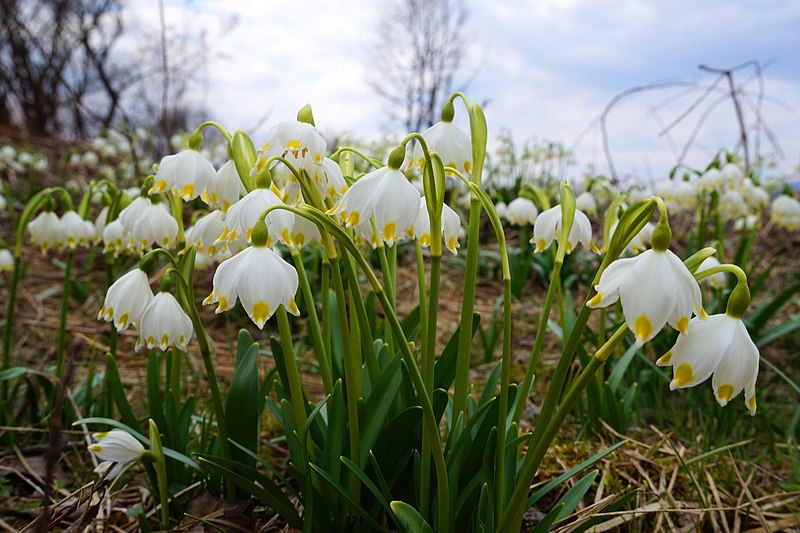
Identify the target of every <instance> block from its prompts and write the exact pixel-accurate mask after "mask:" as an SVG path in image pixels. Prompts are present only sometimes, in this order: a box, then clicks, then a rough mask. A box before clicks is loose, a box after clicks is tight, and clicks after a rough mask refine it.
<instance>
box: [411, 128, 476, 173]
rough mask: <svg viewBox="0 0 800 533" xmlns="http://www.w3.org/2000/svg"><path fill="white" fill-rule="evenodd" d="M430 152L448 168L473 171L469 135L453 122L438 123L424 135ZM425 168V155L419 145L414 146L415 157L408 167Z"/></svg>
mask: <svg viewBox="0 0 800 533" xmlns="http://www.w3.org/2000/svg"><path fill="white" fill-rule="evenodd" d="M422 137H423V138H424V139H425V143H426V144H427V145H428V150H429V151H431V152H436V153H438V154H439V156H440V157H441V158H442V162H443V163H444V166H446V167H452V168H455V169H456V170H461V171H462V172H471V171H472V143H471V142H470V140H469V135H467V134H466V133H464V132H463V131H461V130H460V129H459V128H458V127H457V126H456V125H455V124H453V123H452V122H445V121H441V122H437V123H436V124H434V125H433V126H431V127H430V128H428V129H427V130H425V132H424V133H423V134H422ZM424 166H425V155H424V154H423V152H422V146H421V145H420V144H419V143H416V144H415V145H414V157H413V159H412V160H411V161H409V163H408V167H409V168H411V167H416V168H418V169H422V168H423V167H424Z"/></svg>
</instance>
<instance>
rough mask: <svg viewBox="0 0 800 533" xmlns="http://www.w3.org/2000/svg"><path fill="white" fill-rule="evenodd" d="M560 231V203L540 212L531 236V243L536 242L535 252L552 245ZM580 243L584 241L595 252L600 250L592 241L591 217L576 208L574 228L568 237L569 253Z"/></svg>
mask: <svg viewBox="0 0 800 533" xmlns="http://www.w3.org/2000/svg"><path fill="white" fill-rule="evenodd" d="M560 231H561V206H560V205H557V206H555V207H551V208H550V209H548V210H547V211H542V212H541V213H539V216H538V217H537V218H536V222H535V223H534V225H533V237H532V238H531V243H535V244H536V250H535V252H541V251H543V250H545V249H546V248H547V247H548V246H550V244H551V243H552V242H553V240H556V239H558V237H559V232H560ZM579 243H582V244H583V245H584V246H585V247H587V248H589V249H591V250H592V251H593V252H597V251H598V250H597V246H595V245H594V242H592V225H591V223H590V222H589V218H588V217H587V216H586V215H584V214H583V213H581V212H580V211H578V210H577V209H576V210H575V221H574V222H573V224H572V229H571V230H570V232H569V237H568V239H567V253H569V252H571V251H572V249H573V247H575V246H577V245H578V244H579Z"/></svg>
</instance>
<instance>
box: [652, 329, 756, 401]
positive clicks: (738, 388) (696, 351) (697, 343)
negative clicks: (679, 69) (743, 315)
mask: <svg viewBox="0 0 800 533" xmlns="http://www.w3.org/2000/svg"><path fill="white" fill-rule="evenodd" d="M758 364H759V351H758V348H757V347H756V345H755V344H754V343H753V341H752V339H751V338H750V335H749V333H747V328H746V327H745V325H744V322H742V321H741V319H738V318H734V317H732V316H729V315H727V314H724V315H711V316H709V317H707V318H706V319H705V320H699V319H697V318H693V319H692V320H691V321H690V322H689V326H688V328H687V330H686V333H685V334H684V335H678V340H677V341H676V342H675V346H673V348H672V349H671V350H670V351H668V352H667V353H666V354H664V355H663V356H662V357H661V358H660V359H659V360H658V365H659V366H667V365H670V366H672V373H673V374H672V375H673V377H672V381H671V382H670V384H669V387H670V389H672V390H675V389H682V388H685V387H693V386H695V385H697V384H699V383H702V382H703V381H705V380H707V379H708V378H709V376H711V374H712V373H713V374H714V377H713V379H712V380H711V386H712V387H713V388H714V396H716V398H717V401H718V402H719V404H720V405H722V406H723V407H724V406H725V405H726V404H727V403H728V402H729V401H731V399H733V398H735V397H736V396H737V395H738V394H739V393H740V392H742V390H744V398H745V404H746V405H747V409H748V410H749V411H750V414H751V415H754V414H756V378H757V377H758Z"/></svg>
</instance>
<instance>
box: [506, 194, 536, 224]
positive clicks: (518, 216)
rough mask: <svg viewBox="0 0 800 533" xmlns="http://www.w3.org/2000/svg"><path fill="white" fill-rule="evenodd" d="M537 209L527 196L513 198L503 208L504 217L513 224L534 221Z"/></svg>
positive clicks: (531, 222)
mask: <svg viewBox="0 0 800 533" xmlns="http://www.w3.org/2000/svg"><path fill="white" fill-rule="evenodd" d="M538 214H539V210H538V209H536V204H534V203H533V201H531V200H529V199H527V198H522V197H519V198H514V199H513V200H511V201H510V202H509V203H508V205H507V206H506V208H505V219H506V220H508V221H509V222H510V223H512V224H514V225H515V226H525V225H527V224H533V223H534V222H536V216H537V215H538Z"/></svg>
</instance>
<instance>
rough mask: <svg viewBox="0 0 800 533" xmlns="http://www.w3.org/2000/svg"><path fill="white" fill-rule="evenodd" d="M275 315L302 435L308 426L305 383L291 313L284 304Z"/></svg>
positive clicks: (293, 406)
mask: <svg viewBox="0 0 800 533" xmlns="http://www.w3.org/2000/svg"><path fill="white" fill-rule="evenodd" d="M275 317H276V318H277V319H278V331H279V332H280V336H281V345H282V347H283V360H284V362H285V364H286V376H287V378H288V379H289V383H288V385H289V395H290V396H291V398H292V411H293V412H294V418H295V427H296V428H297V434H298V435H301V434H302V432H303V428H305V427H306V419H307V414H306V402H305V399H304V398H303V383H302V381H301V380H300V371H299V370H298V368H297V358H296V357H295V353H294V342H293V341H292V326H291V325H290V324H289V315H287V314H286V308H284V307H283V304H281V305H279V306H278V308H277V309H276V310H275Z"/></svg>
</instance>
